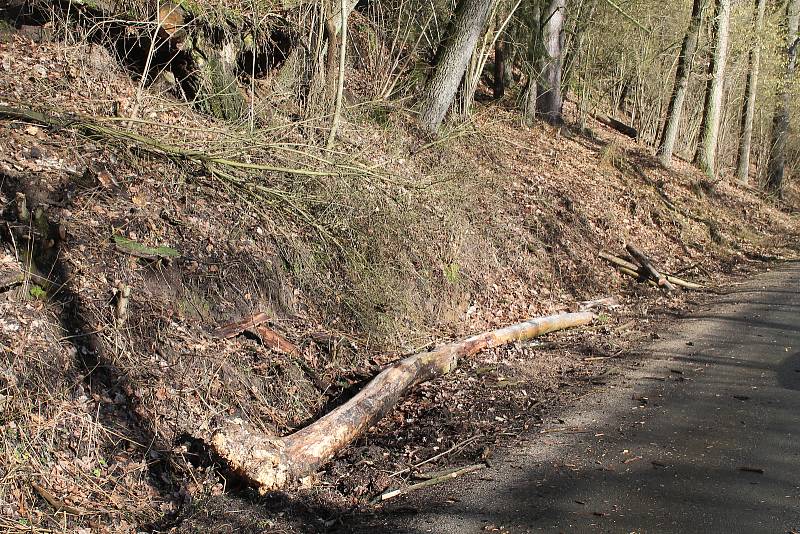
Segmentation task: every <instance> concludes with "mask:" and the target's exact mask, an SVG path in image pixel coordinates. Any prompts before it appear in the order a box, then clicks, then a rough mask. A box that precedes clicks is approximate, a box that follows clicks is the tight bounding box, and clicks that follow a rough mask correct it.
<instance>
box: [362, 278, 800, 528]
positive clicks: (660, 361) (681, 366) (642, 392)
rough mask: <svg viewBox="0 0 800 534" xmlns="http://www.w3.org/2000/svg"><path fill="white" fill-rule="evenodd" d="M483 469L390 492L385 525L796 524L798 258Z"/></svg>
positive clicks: (738, 290) (698, 315)
mask: <svg viewBox="0 0 800 534" xmlns="http://www.w3.org/2000/svg"><path fill="white" fill-rule="evenodd" d="M636 357H638V358H642V359H643V360H644V362H643V365H642V366H641V367H640V368H638V369H637V370H636V371H633V372H631V373H626V376H625V377H624V378H620V379H619V380H617V381H615V382H614V383H610V384H607V385H606V386H604V387H603V388H602V390H601V391H597V392H595V393H591V394H590V395H589V396H587V397H584V398H583V399H581V401H580V402H579V403H578V404H577V405H576V406H574V407H572V408H569V409H567V410H566V411H565V413H563V414H561V415H560V419H562V420H563V421H564V423H563V424H560V423H558V424H555V425H552V426H551V427H550V428H548V429H547V430H548V431H546V432H545V433H541V434H537V435H535V436H531V438H530V440H529V441H527V443H526V444H525V445H524V446H523V447H522V448H520V449H519V450H517V451H513V452H511V453H509V454H508V455H507V456H505V457H504V458H502V459H500V460H498V461H497V463H496V464H495V465H492V466H491V467H490V468H488V469H484V470H482V471H479V472H477V473H473V474H470V475H466V476H465V477H464V478H462V479H460V480H455V481H453V482H451V483H446V484H443V485H440V486H436V487H433V488H429V489H427V490H422V491H420V492H418V493H415V494H413V495H410V496H408V497H405V498H401V499H398V501H397V502H393V503H391V504H389V505H387V509H386V513H384V514H380V515H379V516H378V518H376V522H375V523H373V526H372V528H373V529H374V531H376V532H377V531H383V532H413V533H418V532H419V533H421V532H435V533H453V534H455V533H459V534H461V533H469V532H487V531H489V532H491V531H495V532H498V531H499V532H624V533H632V532H636V533H644V532H670V533H672V532H675V533H679V532H688V533H717V532H719V533H739V532H741V533H748V534H753V533H762V532H763V533H787V532H800V265H796V264H793V265H789V266H786V267H783V268H781V269H778V270H775V271H772V272H768V273H765V274H763V275H761V276H758V277H756V278H754V279H752V280H750V281H749V282H746V283H745V284H743V285H740V286H735V287H731V288H729V293H728V294H727V295H725V296H722V297H719V298H718V299H715V301H714V302H713V303H710V304H707V305H705V306H703V307H702V308H701V309H700V310H698V311H697V312H695V314H694V315H692V316H691V317H689V318H686V319H682V320H679V321H678V322H676V323H674V324H673V331H672V332H665V333H663V335H662V336H661V339H659V340H658V341H656V342H654V343H653V344H652V345H651V346H649V347H645V349H644V350H643V351H642V354H641V355H639V356H636Z"/></svg>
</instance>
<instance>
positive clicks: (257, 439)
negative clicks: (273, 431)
mask: <svg viewBox="0 0 800 534" xmlns="http://www.w3.org/2000/svg"><path fill="white" fill-rule="evenodd" d="M593 318H594V314H592V313H589V312H582V313H565V314H560V315H554V316H549V317H541V318H537V319H531V320H530V321H526V322H524V323H520V324H517V325H514V326H509V327H507V328H501V329H500V330H494V331H491V332H486V333H483V334H478V335H476V336H472V337H470V338H467V339H465V340H463V341H459V342H456V343H451V344H448V345H443V346H441V347H438V348H436V349H434V350H432V351H430V352H424V353H421V354H416V355H414V356H410V357H408V358H405V359H403V360H400V361H399V362H397V363H395V364H393V365H391V366H389V367H388V368H386V369H384V370H383V371H382V372H381V373H380V374H378V376H376V377H375V378H374V379H373V380H372V381H371V382H370V383H369V384H367V385H366V387H364V389H363V390H361V391H360V392H359V393H358V394H357V395H356V396H354V397H353V398H352V399H350V400H349V401H347V402H346V403H345V404H343V405H342V406H340V407H338V408H336V409H335V410H333V411H332V412H330V413H328V414H327V415H325V416H324V417H322V418H321V419H319V420H318V421H316V422H315V423H312V424H311V425H309V426H307V427H305V428H303V429H301V430H298V431H297V432H295V433H293V434H290V435H288V436H285V437H282V438H278V437H274V436H269V435H267V434H265V433H263V432H261V431H260V430H257V429H255V428H254V427H253V426H251V425H250V424H249V423H246V422H245V421H243V420H242V419H240V418H232V419H226V420H224V421H222V423H221V425H220V428H219V429H218V430H217V431H216V432H215V433H214V434H213V436H212V438H211V445H212V447H213V448H214V449H215V450H216V452H217V453H218V454H219V455H220V456H222V457H223V458H224V459H225V460H226V461H227V462H228V463H229V465H230V466H231V468H232V469H234V471H236V472H237V473H239V474H240V475H242V476H244V477H246V478H247V479H249V480H250V481H252V482H253V483H255V484H256V485H257V486H258V487H259V490H260V491H261V492H262V493H266V492H268V491H274V490H279V489H284V488H287V487H290V486H293V485H297V484H298V483H300V484H302V483H303V482H304V479H305V478H306V477H308V476H309V475H312V474H313V473H315V472H316V471H317V470H318V469H319V468H320V467H321V466H322V465H323V464H325V463H326V462H327V461H328V460H330V458H332V457H333V455H334V454H336V453H337V452H338V451H340V450H342V449H343V448H344V447H346V446H347V445H348V444H349V443H350V442H352V441H353V440H354V439H356V438H357V437H358V436H360V435H361V434H362V433H364V432H366V431H367V429H369V428H370V427H371V426H372V425H374V424H375V423H376V422H378V421H379V420H380V419H381V418H383V417H384V416H385V415H386V414H387V413H389V411H390V410H391V409H392V408H393V407H394V405H395V404H396V403H397V402H398V400H399V399H400V398H401V397H402V395H403V394H404V393H405V392H406V391H407V390H408V389H409V388H411V387H412V386H414V385H416V384H420V383H422V382H426V381H428V380H431V379H434V378H437V377H440V376H443V375H445V374H447V373H449V372H450V371H452V370H453V369H454V368H455V367H456V364H457V361H458V358H459V357H466V356H470V355H472V354H475V353H477V352H479V351H481V350H483V349H486V348H489V347H496V346H499V345H504V344H507V343H512V342H515V341H524V340H528V339H531V338H533V337H536V336H539V335H542V334H546V333H548V332H553V331H556V330H562V329H565V328H570V327H574V326H580V325H585V324H588V323H590V322H591V321H592V320H593Z"/></svg>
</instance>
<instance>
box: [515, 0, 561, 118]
mask: <svg viewBox="0 0 800 534" xmlns="http://www.w3.org/2000/svg"><path fill="white" fill-rule="evenodd" d="M565 10H566V0H544V2H536V3H535V5H534V6H533V8H532V10H531V13H530V18H529V31H530V39H531V46H530V51H531V58H530V60H531V77H530V80H529V81H528V89H527V92H526V94H525V105H524V108H525V117H526V119H527V120H528V121H533V120H534V119H535V117H541V118H542V119H544V120H546V121H547V122H549V123H552V124H559V123H561V122H562V120H563V119H562V116H561V108H562V106H563V96H562V93H561V89H562V87H561V71H562V67H563V64H564V16H565Z"/></svg>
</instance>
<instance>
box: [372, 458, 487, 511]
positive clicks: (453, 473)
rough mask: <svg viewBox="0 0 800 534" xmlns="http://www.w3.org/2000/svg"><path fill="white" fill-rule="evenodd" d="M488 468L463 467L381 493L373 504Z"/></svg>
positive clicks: (479, 466) (475, 465)
mask: <svg viewBox="0 0 800 534" xmlns="http://www.w3.org/2000/svg"><path fill="white" fill-rule="evenodd" d="M484 467H486V464H474V465H468V466H466V467H462V468H459V469H456V470H455V471H450V472H448V473H446V474H444V475H441V476H438V477H436V478H431V479H430V480H425V481H423V482H418V483H416V484H411V485H410V486H406V487H405V488H400V489H396V490H391V491H387V492H385V493H381V494H380V495H378V496H377V497H376V498H375V499H374V500H373V501H372V502H373V504H377V503H380V502H384V501H388V500H389V499H393V498H395V497H398V496H400V495H405V494H406V493H411V492H412V491H416V490H418V489H422V488H427V487H428V486H433V485H435V484H441V483H442V482H446V481H448V480H452V479H454V478H456V477H459V476H461V475H466V474H467V473H472V472H474V471H478V470H479V469H483V468H484Z"/></svg>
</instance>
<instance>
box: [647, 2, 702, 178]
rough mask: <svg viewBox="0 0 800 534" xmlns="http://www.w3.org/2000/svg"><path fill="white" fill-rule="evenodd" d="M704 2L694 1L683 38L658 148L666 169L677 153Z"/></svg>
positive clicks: (660, 159) (659, 157) (660, 158)
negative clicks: (675, 152)
mask: <svg viewBox="0 0 800 534" xmlns="http://www.w3.org/2000/svg"><path fill="white" fill-rule="evenodd" d="M703 4H704V2H703V0H694V3H693V5H692V18H691V20H690V21H689V27H688V28H687V30H686V36H685V37H684V38H683V46H682V47H681V54H680V56H679V57H678V70H677V73H676V74H675V85H674V86H673V88H672V97H671V98H670V101H669V107H668V108H667V122H666V123H665V124H664V131H663V133H662V135H661V144H660V145H659V147H658V159H659V161H661V164H662V165H663V166H664V167H669V166H670V165H672V153H673V152H674V151H675V141H676V140H677V139H678V127H679V125H680V122H681V116H682V115H683V104H684V102H685V101H686V88H687V86H688V85H689V75H690V74H691V72H692V61H693V59H694V54H695V52H696V51H697V41H698V39H699V37H700V27H701V26H702V22H703Z"/></svg>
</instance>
